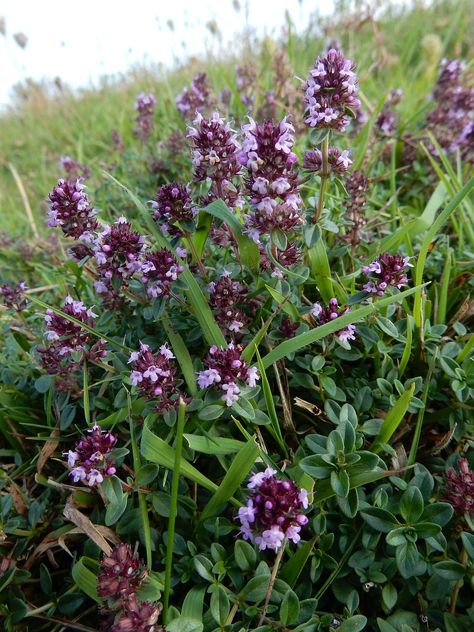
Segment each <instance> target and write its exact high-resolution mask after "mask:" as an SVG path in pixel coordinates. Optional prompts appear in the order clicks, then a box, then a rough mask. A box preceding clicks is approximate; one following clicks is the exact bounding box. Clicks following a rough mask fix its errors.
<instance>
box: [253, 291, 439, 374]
mask: <svg viewBox="0 0 474 632" xmlns="http://www.w3.org/2000/svg"><path fill="white" fill-rule="evenodd" d="M425 285H427V284H426V283H425V284H424V285H423V286H417V287H414V288H410V289H408V290H405V291H404V292H399V293H398V294H393V295H392V296H387V297H386V298H381V299H379V300H378V301H376V302H375V303H370V304H369V305H365V306H364V307H358V308H357V309H354V310H351V311H350V312H348V313H347V314H344V316H340V317H339V318H336V319H335V320H333V321H331V322H330V323H326V324H325V325H321V326H320V327H315V328H314V329H311V330H310V331H306V332H304V333H302V334H299V336H295V337H294V338H291V339H290V340H285V341H284V342H281V343H280V344H279V345H277V346H276V347H275V348H274V349H273V350H272V351H270V353H267V355H266V356H264V357H263V358H262V364H263V366H264V368H265V369H267V368H268V367H269V366H271V365H272V364H273V363H275V362H277V361H278V360H280V359H281V358H284V357H285V356H287V355H288V354H289V353H293V352H296V351H299V350H300V349H303V348H304V347H307V346H308V345H310V344H312V343H313V342H316V341H317V340H321V339H322V338H325V337H326V336H329V335H330V334H333V333H334V332H336V331H338V330H339V329H343V328H344V327H347V325H351V324H352V323H355V322H357V321H358V320H361V319H362V318H365V317H366V316H368V315H369V314H373V313H374V312H376V311H378V310H380V309H382V308H383V307H386V306H387V305H390V304H391V303H396V302H400V301H402V300H403V299H404V298H406V297H407V296H410V294H413V293H414V292H417V291H418V292H419V291H420V290H421V288H422V287H424V286H425Z"/></svg>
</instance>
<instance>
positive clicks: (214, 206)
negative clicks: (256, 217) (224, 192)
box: [201, 200, 260, 273]
mask: <svg viewBox="0 0 474 632" xmlns="http://www.w3.org/2000/svg"><path fill="white" fill-rule="evenodd" d="M203 212H204V213H208V214H209V215H213V216H214V217H217V219H220V220H222V221H223V222H224V224H226V225H227V226H228V228H229V229H230V230H231V231H232V234H233V235H234V237H235V240H236V242H237V245H238V247H239V253H240V259H241V261H242V263H243V264H244V265H246V266H247V267H248V268H250V270H253V271H254V272H257V273H258V271H259V269H260V252H259V250H258V246H257V244H256V243H255V242H254V241H253V240H252V239H250V237H247V235H245V234H244V233H243V232H242V225H241V223H240V222H239V220H238V219H237V217H236V216H235V215H234V214H232V213H231V212H230V210H229V209H228V208H227V205H226V204H225V202H224V201H223V200H214V202H211V203H210V204H209V205H208V206H206V208H204V209H202V211H201V213H203Z"/></svg>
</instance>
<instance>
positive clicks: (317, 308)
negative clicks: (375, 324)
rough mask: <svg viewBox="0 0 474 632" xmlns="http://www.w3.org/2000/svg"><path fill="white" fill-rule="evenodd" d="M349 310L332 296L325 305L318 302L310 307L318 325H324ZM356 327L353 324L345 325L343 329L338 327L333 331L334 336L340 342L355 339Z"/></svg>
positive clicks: (347, 342)
mask: <svg viewBox="0 0 474 632" xmlns="http://www.w3.org/2000/svg"><path fill="white" fill-rule="evenodd" d="M348 311H349V308H348V307H339V303H338V302H337V299H336V298H332V299H330V301H329V305H328V306H327V307H323V306H322V305H320V303H314V304H313V307H312V309H311V312H310V313H311V316H313V318H314V319H315V320H316V322H317V324H318V327H319V326H320V325H325V324H326V323H330V322H331V321H333V320H335V319H336V318H339V317H340V316H344V314H347V312H348ZM355 332H356V328H355V327H354V325H347V327H344V328H343V329H339V330H338V331H336V332H335V336H336V337H337V338H338V339H339V341H340V342H342V343H346V344H349V340H355Z"/></svg>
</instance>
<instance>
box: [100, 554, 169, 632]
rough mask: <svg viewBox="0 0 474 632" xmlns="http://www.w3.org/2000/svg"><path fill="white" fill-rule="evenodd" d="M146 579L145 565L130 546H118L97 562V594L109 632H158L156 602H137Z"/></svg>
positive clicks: (158, 606)
mask: <svg viewBox="0 0 474 632" xmlns="http://www.w3.org/2000/svg"><path fill="white" fill-rule="evenodd" d="M145 578H146V571H145V565H144V563H143V561H142V560H140V559H139V558H138V556H137V555H136V554H134V553H133V552H132V549H131V547H130V545H129V544H124V543H120V544H118V545H117V546H116V547H115V548H114V549H113V550H112V552H111V553H110V555H104V557H103V558H102V560H101V561H100V570H99V576H98V579H97V593H98V594H99V596H100V597H102V598H103V599H104V600H105V602H106V604H105V608H104V611H105V613H107V614H109V615H110V619H111V620H110V626H109V627H110V630H111V632H160V630H162V628H158V627H157V625H156V622H157V620H158V617H159V615H160V612H161V606H160V604H159V603H157V602H153V603H152V602H149V601H144V602H141V601H139V600H138V597H137V592H138V589H139V588H140V586H141V585H142V583H143V581H144V579H145Z"/></svg>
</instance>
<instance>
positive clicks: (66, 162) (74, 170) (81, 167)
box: [59, 156, 91, 181]
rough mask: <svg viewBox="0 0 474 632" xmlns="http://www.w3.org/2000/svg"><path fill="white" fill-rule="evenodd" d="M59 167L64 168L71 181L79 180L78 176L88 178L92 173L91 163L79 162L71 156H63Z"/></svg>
mask: <svg viewBox="0 0 474 632" xmlns="http://www.w3.org/2000/svg"><path fill="white" fill-rule="evenodd" d="M59 168H60V169H63V171H64V172H65V173H66V176H67V179H68V180H69V181H71V180H77V179H78V178H88V177H89V176H90V175H91V170H90V168H89V165H86V164H84V163H82V162H78V161H77V160H74V158H71V156H61V158H60V159H59Z"/></svg>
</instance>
